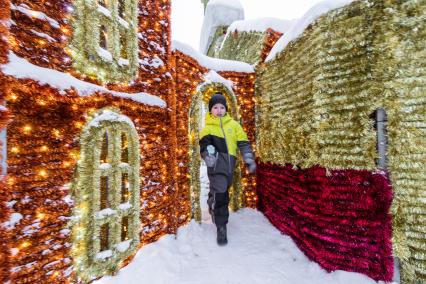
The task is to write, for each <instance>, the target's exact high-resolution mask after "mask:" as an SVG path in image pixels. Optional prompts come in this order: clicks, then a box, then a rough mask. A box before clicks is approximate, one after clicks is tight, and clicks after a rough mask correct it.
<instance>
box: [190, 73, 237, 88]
mask: <svg viewBox="0 0 426 284" xmlns="http://www.w3.org/2000/svg"><path fill="white" fill-rule="evenodd" d="M203 77H204V83H203V84H201V85H200V86H198V87H197V91H198V90H200V89H201V87H202V86H204V85H208V84H211V83H213V82H215V83H221V84H223V85H225V86H226V87H227V88H228V89H229V91H231V92H232V87H233V85H234V84H233V82H232V81H231V80H227V79H225V78H223V77H222V76H220V75H219V74H217V73H216V71H213V70H210V71H209V72H208V73H206V74H204V75H203Z"/></svg>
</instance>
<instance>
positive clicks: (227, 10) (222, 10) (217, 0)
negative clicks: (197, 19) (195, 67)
mask: <svg viewBox="0 0 426 284" xmlns="http://www.w3.org/2000/svg"><path fill="white" fill-rule="evenodd" d="M243 19H244V8H243V6H242V5H241V3H240V1H238V0H212V1H210V2H209V3H208V4H207V7H206V12H205V14H204V21H203V27H202V29H201V37H200V52H201V53H203V54H207V51H208V48H209V46H210V44H211V42H212V40H213V36H214V33H215V32H216V29H217V28H218V27H220V26H229V25H230V24H232V23H233V22H234V21H237V20H243Z"/></svg>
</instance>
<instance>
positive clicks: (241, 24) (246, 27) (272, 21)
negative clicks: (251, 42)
mask: <svg viewBox="0 0 426 284" xmlns="http://www.w3.org/2000/svg"><path fill="white" fill-rule="evenodd" d="M295 21H296V20H283V19H277V18H268V17H267V18H258V19H250V20H239V21H235V22H233V23H232V24H231V25H230V26H229V27H228V33H232V32H235V31H239V32H259V33H264V32H265V31H266V30H267V29H269V28H271V29H273V30H274V31H277V32H280V33H283V34H284V33H286V32H287V31H288V30H289V29H290V27H291V26H292V24H293V23H294V22H295Z"/></svg>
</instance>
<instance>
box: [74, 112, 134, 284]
mask: <svg viewBox="0 0 426 284" xmlns="http://www.w3.org/2000/svg"><path fill="white" fill-rule="evenodd" d="M104 114H105V115H106V118H105V119H103V120H101V121H99V122H97V121H96V122H94V121H95V120H97V119H98V116H100V117H102V116H103V115H104ZM110 119H114V120H110ZM126 119H127V120H128V121H131V120H130V119H129V118H127V117H125V116H123V115H121V114H119V112H117V111H116V110H108V109H105V110H101V111H100V112H99V113H97V114H94V117H93V119H89V121H88V122H87V124H86V125H85V126H84V128H83V131H82V136H81V142H80V145H81V156H80V161H79V162H78V167H77V171H76V176H75V177H74V181H73V185H72V196H73V197H74V199H75V207H74V209H73V216H72V219H71V222H70V224H69V227H70V228H71V230H72V236H73V237H72V243H73V248H72V251H71V255H72V256H73V260H74V267H75V271H76V273H77V275H78V276H77V277H78V279H81V280H82V281H83V282H87V281H89V280H91V279H93V278H96V277H99V276H103V275H106V274H111V273H116V271H117V270H118V268H119V265H120V263H121V262H122V261H123V260H125V259H126V258H127V257H128V256H130V255H132V254H133V253H135V250H136V249H137V248H138V246H139V230H140V221H139V211H140V210H139V207H140V206H139V203H140V189H139V164H140V161H139V159H140V153H139V137H138V134H137V132H136V129H135V128H134V126H133V124H129V123H128V122H126ZM130 123H131V122H130ZM123 135H124V136H123ZM123 137H125V140H124V141H123V139H122V138H123ZM126 141H127V143H128V148H127V149H128V150H127V151H126V152H123V147H125V146H126V145H123V143H125V142H126ZM104 143H106V149H103V148H102V147H103V144H104ZM126 147H127V146H126ZM103 150H104V151H105V160H104V161H102V160H101V159H102V157H101V152H102V151H103ZM106 165H107V166H108V167H106ZM124 175H126V176H127V178H128V193H129V195H130V197H126V196H123V194H125V193H124V192H122V190H123V188H122V187H123V186H126V185H125V184H123V176H124ZM101 177H106V178H107V179H108V181H107V185H106V187H107V188H106V189H105V190H106V191H107V196H105V198H106V203H108V204H109V206H106V208H105V210H109V212H106V213H105V214H106V215H105V216H103V215H99V214H101V213H102V211H101V209H103V208H101V206H102V205H103V204H100V203H101V202H100V201H101V191H102V189H101V186H102V185H101V184H100V183H101ZM125 182H126V181H125ZM111 210H113V211H111ZM125 217H126V218H128V219H127V220H128V227H127V228H123V223H122V222H124V221H123V220H124V218H125ZM103 225H106V226H109V230H108V232H107V236H103V235H102V232H101V227H102V226H103ZM123 229H124V230H128V232H127V237H126V239H122V237H123V236H122V230H123ZM102 237H105V238H107V240H108V243H107V244H106V247H107V249H108V251H110V252H111V255H110V257H107V258H105V259H98V256H99V255H100V254H102V253H105V252H102V248H101V239H102ZM125 241H128V242H130V245H129V247H128V248H127V249H121V250H120V248H119V244H120V243H121V242H125ZM105 250H106V249H105Z"/></svg>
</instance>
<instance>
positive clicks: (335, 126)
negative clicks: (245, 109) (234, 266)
mask: <svg viewBox="0 0 426 284" xmlns="http://www.w3.org/2000/svg"><path fill="white" fill-rule="evenodd" d="M330 8H331V9H330ZM330 10H331V11H330ZM328 11H330V12H328ZM425 11H426V6H425V4H424V2H422V1H403V2H399V1H335V2H333V1H329V2H328V3H324V4H321V3H320V4H319V5H317V6H316V7H313V8H312V9H311V10H310V11H308V12H307V13H306V14H305V16H304V17H303V18H302V19H301V20H300V21H299V22H295V23H290V26H289V25H288V24H287V25H285V24H283V27H282V30H281V32H283V36H282V37H281V38H280V39H279V40H278V41H277V42H276V44H275V45H274V47H273V49H272V51H270V52H269V50H268V53H269V55H268V56H267V57H264V58H263V59H265V60H259V59H255V60H253V58H255V57H254V54H260V52H261V50H262V48H263V49H264V47H257V48H254V46H256V44H255V42H256V38H258V37H259V32H261V31H262V30H259V27H264V26H265V23H266V22H267V20H264V19H259V20H257V21H255V20H254V21H235V22H233V23H229V24H228V27H225V29H226V28H227V31H226V32H225V34H226V36H225V37H222V38H220V37H218V36H216V35H214V36H213V41H212V46H211V48H210V49H208V52H209V53H210V54H211V55H212V56H215V57H219V58H227V59H238V60H242V61H245V62H250V63H256V77H257V78H256V84H255V85H256V95H255V97H256V102H258V104H257V105H256V129H257V132H256V139H257V143H256V146H257V149H258V152H257V154H258V157H259V166H260V167H259V171H258V176H257V178H258V179H257V185H258V188H257V194H258V199H259V203H258V208H259V209H260V210H261V211H263V212H264V213H265V215H266V216H267V217H268V218H269V220H270V221H271V222H272V223H273V224H274V225H275V226H276V227H277V228H279V229H280V230H281V231H282V232H284V233H286V234H288V235H290V236H291V237H292V238H293V240H295V242H296V243H297V244H298V246H299V247H300V248H301V249H302V250H303V251H304V252H305V253H306V255H307V256H309V257H310V258H311V259H313V260H315V261H316V262H318V263H319V264H320V265H321V266H322V267H324V268H325V269H327V270H329V271H332V270H335V269H344V270H347V271H358V272H361V273H364V274H366V275H369V276H370V277H372V278H373V279H376V280H379V279H384V280H391V279H392V278H393V275H394V271H393V267H394V263H395V267H396V268H397V270H399V269H400V273H401V282H402V283H423V282H424V281H425V279H426V278H425V273H426V272H425V271H426V267H425V254H424V252H425V250H424V248H425V236H426V230H425V227H424V219H423V216H424V210H425V202H424V200H423V199H424V198H423V197H424V189H423V187H424V184H425V182H426V180H425V173H426V172H425V170H424V169H422V166H420V165H421V164H422V163H423V162H422V161H424V158H425V155H426V146H425V143H424V141H425V140H424V139H423V138H424V137H425V132H424V131H425V127H424V126H425V125H424V123H425V117H426V116H425V114H426V111H425V104H424V100H425V93H426V92H425V84H424V78H425V72H424V62H426V61H425V56H424V52H423V51H424V50H425V46H424V40H423V39H422V38H423V37H424V34H425V30H426V27H425V24H424V17H425ZM206 12H208V10H206ZM270 26H272V25H270ZM212 34H214V32H212ZM247 45H250V48H245V47H246V46H247ZM213 47H218V48H217V49H214V48H213ZM240 49H243V50H244V51H246V52H245V53H244V52H238V54H236V53H234V51H235V50H240ZM206 50H207V49H206ZM257 58H258V57H257ZM391 246H392V248H391ZM396 274H398V271H396ZM395 280H397V279H395Z"/></svg>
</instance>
